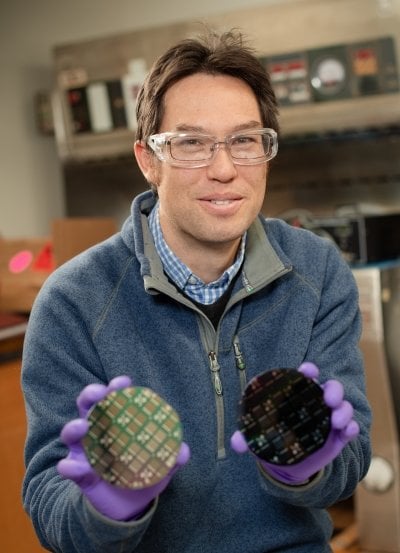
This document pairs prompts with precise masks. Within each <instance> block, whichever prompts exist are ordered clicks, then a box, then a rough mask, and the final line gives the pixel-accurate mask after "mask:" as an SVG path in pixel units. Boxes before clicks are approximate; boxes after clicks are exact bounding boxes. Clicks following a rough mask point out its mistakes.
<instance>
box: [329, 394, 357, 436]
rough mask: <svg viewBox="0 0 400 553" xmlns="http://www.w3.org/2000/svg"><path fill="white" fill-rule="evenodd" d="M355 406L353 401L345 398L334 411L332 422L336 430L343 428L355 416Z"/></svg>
mask: <svg viewBox="0 0 400 553" xmlns="http://www.w3.org/2000/svg"><path fill="white" fill-rule="evenodd" d="M353 412H354V410H353V407H352V405H351V403H349V402H348V401H346V400H344V401H342V403H341V404H340V406H339V407H337V408H335V409H334V410H333V411H332V416H331V424H332V428H333V429H336V430H343V429H344V428H346V426H347V425H348V424H349V423H350V421H351V419H352V418H353Z"/></svg>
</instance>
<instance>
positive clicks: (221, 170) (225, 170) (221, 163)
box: [208, 142, 237, 181]
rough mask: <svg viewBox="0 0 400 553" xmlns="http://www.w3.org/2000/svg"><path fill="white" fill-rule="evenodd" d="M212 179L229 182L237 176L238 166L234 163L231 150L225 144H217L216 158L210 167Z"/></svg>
mask: <svg viewBox="0 0 400 553" xmlns="http://www.w3.org/2000/svg"><path fill="white" fill-rule="evenodd" d="M208 174H209V176H210V178H213V179H216V180H221V181H229V180H231V179H233V178H234V177H235V176H236V175H237V169H236V165H235V164H234V163H233V160H232V157H231V154H230V151H229V148H228V146H227V144H226V143H225V142H216V143H215V145H214V156H213V159H212V161H211V163H210V165H209V166H208Z"/></svg>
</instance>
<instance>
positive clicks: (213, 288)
mask: <svg viewBox="0 0 400 553" xmlns="http://www.w3.org/2000/svg"><path fill="white" fill-rule="evenodd" d="M149 227H150V232H151V233H152V235H153V240H154V244H155V247H156V250H157V253H158V255H159V256H160V259H161V262H162V264H163V267H164V271H165V272H166V273H167V275H168V276H169V277H170V279H171V280H172V281H173V282H174V283H175V284H176V285H177V286H178V288H180V289H181V290H182V291H183V292H184V293H185V294H186V295H187V296H189V297H190V298H191V299H192V300H194V301H196V302H198V303H201V304H203V305H210V304H212V303H214V302H216V301H217V300H219V298H220V297H221V296H222V295H223V294H224V293H225V292H226V291H227V289H228V288H229V285H230V283H231V282H232V280H233V278H234V277H235V276H236V275H237V273H238V272H239V269H240V267H241V265H242V263H243V259H244V252H245V247H246V233H245V234H244V235H243V237H242V240H241V243H240V248H239V250H238V254H237V256H236V260H235V262H234V263H233V265H231V266H230V267H228V269H226V271H224V273H223V274H222V275H221V276H220V278H219V279H218V280H215V281H214V282H210V283H209V284H206V283H204V282H203V281H202V280H201V279H200V278H199V277H197V276H196V275H195V274H193V273H192V272H191V271H190V269H189V268H188V267H187V266H186V265H185V264H184V263H182V261H181V260H180V259H179V258H178V257H177V256H176V255H175V254H174V252H173V251H172V250H171V248H170V247H169V246H168V244H167V243H166V242H165V240H164V236H163V233H162V230H161V225H160V217H159V205H158V203H157V204H156V205H155V206H154V208H153V209H152V211H151V213H150V215H149Z"/></svg>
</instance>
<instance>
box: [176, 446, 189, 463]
mask: <svg viewBox="0 0 400 553" xmlns="http://www.w3.org/2000/svg"><path fill="white" fill-rule="evenodd" d="M189 459H190V448H189V446H188V445H187V443H185V442H182V444H181V448H180V450H179V453H178V456H177V458H176V465H177V466H179V467H183V465H186V463H187V462H188V461H189Z"/></svg>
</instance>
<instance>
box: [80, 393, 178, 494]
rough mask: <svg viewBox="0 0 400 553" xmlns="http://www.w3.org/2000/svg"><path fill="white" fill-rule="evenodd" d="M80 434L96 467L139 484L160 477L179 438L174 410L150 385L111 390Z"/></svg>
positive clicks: (110, 477)
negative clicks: (84, 431)
mask: <svg viewBox="0 0 400 553" xmlns="http://www.w3.org/2000/svg"><path fill="white" fill-rule="evenodd" d="M88 421H89V431H88V433H87V435H86V436H85V437H84V439H83V446H84V448H85V451H86V454H87V457H88V459H89V462H90V464H91V465H92V467H93V468H94V470H95V471H96V472H97V473H98V474H99V475H100V476H101V477H102V478H103V479H104V480H107V481H108V482H110V483H112V484H114V485H116V486H120V487H123V488H133V489H140V488H146V487H148V486H152V485H153V484H156V483H157V482H159V481H160V480H162V479H163V478H164V477H165V476H166V475H167V473H168V472H169V471H170V470H171V469H172V467H173V466H174V465H175V462H176V458H177V455H178V452H179V449H180V445H181V443H182V427H181V423H180V420H179V416H178V414H177V413H176V411H175V410H174V409H173V408H172V407H171V406H170V405H169V404H168V403H166V402H165V401H164V400H163V399H162V398H161V397H160V396H158V395H157V394H156V393H155V392H153V391H152V390H150V389H149V388H142V387H130V388H124V389H123V390H117V391H114V392H111V393H110V394H109V395H108V396H107V397H106V398H105V399H103V400H102V401H100V402H99V403H97V404H96V405H95V406H94V407H93V409H92V410H91V412H90V414H89V417H88Z"/></svg>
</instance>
